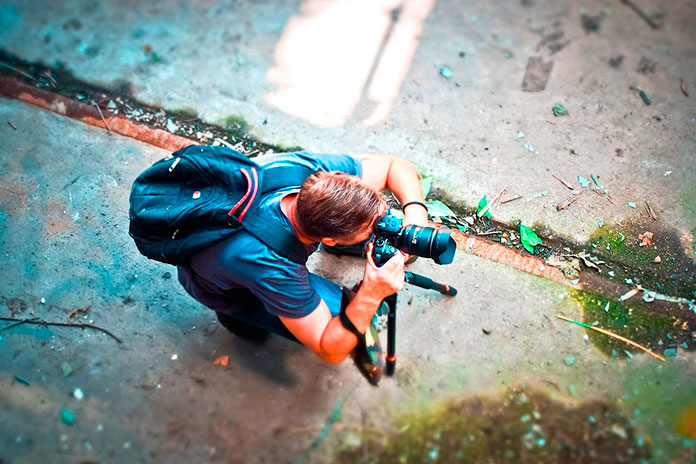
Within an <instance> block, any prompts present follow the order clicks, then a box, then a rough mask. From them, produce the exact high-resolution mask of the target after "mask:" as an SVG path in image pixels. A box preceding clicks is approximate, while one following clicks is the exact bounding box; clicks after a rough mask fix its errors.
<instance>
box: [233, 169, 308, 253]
mask: <svg viewBox="0 0 696 464" xmlns="http://www.w3.org/2000/svg"><path fill="white" fill-rule="evenodd" d="M313 172H314V171H313V170H312V169H310V168H308V167H305V166H278V167H268V168H264V169H263V170H262V171H261V173H260V177H261V178H262V181H261V185H262V192H263V193H268V192H272V191H274V190H278V189H280V188H284V187H299V186H300V185H302V182H304V180H305V179H306V178H307V177H308V176H309V175H310V174H312V173H313ZM260 196H261V195H259V197H260ZM241 224H242V226H243V227H244V228H245V229H246V230H247V231H248V232H249V233H250V234H252V235H253V236H254V237H256V238H258V239H259V240H261V241H262V242H263V243H265V244H266V245H268V246H269V247H270V248H272V249H273V250H275V251H276V252H277V253H279V254H280V255H282V256H284V257H286V258H288V259H289V260H291V261H293V262H295V263H298V264H305V263H306V262H307V252H306V251H305V245H304V244H303V243H302V242H300V240H299V239H298V238H297V237H296V236H295V235H294V234H292V233H290V232H289V231H288V230H287V229H285V228H284V227H283V226H281V225H280V224H278V223H277V222H276V221H274V220H273V219H271V218H270V217H268V216H267V215H266V214H264V213H263V211H262V210H261V209H256V211H255V212H254V214H251V215H248V216H246V217H244V218H243V221H242V222H241Z"/></svg>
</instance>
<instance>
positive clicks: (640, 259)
mask: <svg viewBox="0 0 696 464" xmlns="http://www.w3.org/2000/svg"><path fill="white" fill-rule="evenodd" d="M639 234H640V233H637V232H636V231H635V230H631V229H629V228H619V227H616V226H614V227H610V226H605V227H601V228H599V229H597V230H596V231H594V232H593V233H592V235H591V236H590V246H591V247H592V248H594V249H596V250H598V251H599V252H600V253H601V254H603V255H611V256H614V257H615V258H616V260H617V261H620V262H622V263H624V264H632V265H646V264H652V263H653V262H654V260H655V257H656V256H658V252H657V250H655V248H653V247H651V246H645V247H641V246H639V245H638V235H639Z"/></svg>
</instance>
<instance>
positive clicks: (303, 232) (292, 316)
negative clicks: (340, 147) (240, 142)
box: [178, 153, 428, 380]
mask: <svg viewBox="0 0 696 464" xmlns="http://www.w3.org/2000/svg"><path fill="white" fill-rule="evenodd" d="M255 161H256V162H258V163H259V164H261V165H264V166H268V165H274V166H280V167H282V166H288V165H293V164H300V165H304V166H307V167H309V168H311V170H312V171H315V172H314V174H312V175H310V176H309V177H308V178H307V180H305V182H304V183H303V184H302V186H301V188H298V187H297V186H293V187H289V188H286V189H281V190H279V191H275V192H271V193H269V194H267V195H265V196H264V197H263V198H262V199H261V204H260V208H266V209H267V211H269V212H271V214H272V216H273V219H274V220H276V221H277V222H278V223H279V224H281V225H282V226H283V227H285V228H286V229H287V230H289V231H290V232H292V233H293V234H294V235H295V236H296V237H297V238H298V240H299V242H301V243H302V245H304V246H305V251H306V252H307V254H308V255H309V254H311V253H312V252H314V251H315V250H316V248H317V246H318V244H320V243H322V244H324V245H326V246H335V245H354V244H359V243H361V242H364V241H365V240H367V239H368V238H370V236H371V235H372V231H373V228H374V225H375V224H376V222H377V220H378V219H379V218H380V217H382V216H383V215H384V214H385V213H386V211H387V205H386V202H385V200H384V197H383V196H382V194H381V193H380V191H381V190H384V189H389V190H391V192H392V193H393V194H394V195H395V196H396V198H397V199H398V200H399V201H400V202H401V204H403V205H406V206H405V207H404V215H405V218H404V224H417V225H422V226H426V225H427V219H428V214H427V210H426V208H425V204H424V199H423V194H422V190H421V186H420V181H419V178H418V174H417V173H416V171H415V169H414V168H413V166H412V165H411V164H410V163H409V162H407V161H406V160H403V159H401V158H398V157H396V156H390V155H361V156H355V157H353V156H348V155H312V154H307V153H286V154H277V155H271V156H263V157H259V158H257V159H256V160H255ZM368 247H369V249H368V253H367V262H366V264H365V274H364V278H363V282H362V285H361V286H360V288H359V289H358V290H357V293H355V294H352V292H347V291H344V290H343V289H342V288H341V287H340V286H339V285H337V284H334V283H332V282H329V281H328V280H326V279H323V278H322V277H319V276H317V275H315V274H312V273H310V272H309V271H308V270H307V268H306V267H305V266H304V265H301V264H298V263H295V262H293V261H291V260H289V259H287V258H285V257H283V256H281V255H279V254H278V253H277V252H276V251H275V250H273V249H270V248H269V247H268V246H267V245H265V244H264V243H263V242H261V241H260V240H258V239H257V238H256V237H254V236H253V235H251V234H249V233H248V232H246V231H243V230H242V231H239V232H238V233H236V234H234V235H233V236H231V237H229V238H227V239H224V240H222V241H220V242H218V243H216V244H214V245H213V246H211V247H209V248H208V249H206V250H204V251H203V252H201V253H198V254H197V255H195V256H194V257H193V258H192V259H191V261H190V263H189V265H186V266H179V268H178V270H179V281H180V282H181V284H182V285H183V286H184V288H185V289H186V290H187V292H188V293H189V294H190V295H191V296H193V297H194V298H195V299H197V300H198V301H200V302H201V303H203V304H205V305H206V306H208V307H209V308H211V309H213V310H215V311H216V312H217V314H218V318H219V319H220V322H221V323H222V324H223V325H224V326H225V327H227V328H228V329H230V330H231V331H232V332H234V333H236V334H238V335H240V336H242V337H244V338H257V339H258V338H262V337H263V336H264V335H266V334H267V333H268V332H272V333H275V334H277V335H281V336H283V337H286V338H289V339H291V340H296V341H299V342H300V343H302V344H304V345H305V346H307V347H308V348H309V349H310V350H312V351H313V352H314V353H315V354H316V355H317V356H319V357H320V358H321V359H323V360H324V361H326V362H328V363H340V362H341V361H343V360H344V359H345V357H346V356H347V355H348V354H349V353H351V352H354V353H355V351H354V350H355V349H356V345H357V346H358V349H362V350H364V349H365V347H364V341H365V340H364V338H363V337H364V334H365V333H366V331H368V329H369V326H370V324H371V321H372V318H373V316H374V314H375V312H376V311H377V309H378V307H379V305H380V303H381V302H382V300H383V299H384V298H385V297H387V296H389V295H391V294H393V293H395V292H398V291H399V290H401V288H402V286H403V284H404V260H405V258H406V257H405V256H404V255H403V254H401V252H399V253H397V254H396V255H395V256H394V257H392V258H391V259H390V260H389V261H388V262H387V263H385V264H384V265H383V266H382V267H377V266H376V265H375V263H374V261H373V260H372V257H371V244H368ZM349 294H350V297H348V298H346V295H349ZM342 307H343V311H344V314H343V316H341V315H340V312H341V308H342ZM361 339H362V340H361ZM361 341H362V342H363V344H362V345H363V346H361V344H360V343H359V342H361ZM362 354H363V355H364V354H365V353H362ZM357 355H358V356H360V355H361V353H357ZM359 367H360V366H359ZM363 373H365V372H363ZM367 375H368V376H370V375H371V376H373V377H375V376H377V377H378V376H381V371H380V370H374V371H372V373H371V374H367ZM373 380H378V378H377V379H373Z"/></svg>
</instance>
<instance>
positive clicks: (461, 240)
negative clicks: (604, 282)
mask: <svg viewBox="0 0 696 464" xmlns="http://www.w3.org/2000/svg"><path fill="white" fill-rule="evenodd" d="M452 238H454V240H455V241H456V242H457V246H458V247H459V248H460V249H462V250H463V251H465V252H466V253H470V254H472V255H475V256H479V257H481V258H487V259H490V260H493V261H495V262H497V263H500V264H503V265H505V266H509V267H513V268H515V269H517V270H519V271H523V272H527V273H529V274H533V275H535V276H538V277H542V278H544V279H549V280H553V281H554V282H558V283H560V284H563V285H566V286H568V287H572V288H576V289H578V290H582V285H581V284H580V283H578V284H577V285H575V286H573V285H572V284H571V283H570V281H569V280H568V279H566V277H565V276H564V275H563V272H561V270H560V269H558V268H556V267H553V266H550V265H548V264H546V263H545V262H544V260H543V259H541V258H539V257H537V256H532V255H530V256H525V255H523V254H521V253H520V252H519V251H517V250H516V249H513V248H510V247H507V246H505V245H501V244H499V243H495V242H491V241H489V240H486V239H483V238H481V237H477V236H475V235H469V234H465V233H463V232H461V231H458V230H453V231H452Z"/></svg>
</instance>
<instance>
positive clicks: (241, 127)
mask: <svg viewBox="0 0 696 464" xmlns="http://www.w3.org/2000/svg"><path fill="white" fill-rule="evenodd" d="M222 125H223V127H224V128H225V129H227V130H228V131H232V132H233V133H235V134H236V135H244V134H248V133H249V130H251V126H250V125H249V123H247V122H246V119H244V118H243V117H241V116H235V115H230V116H227V117H226V118H225V119H223V120H222Z"/></svg>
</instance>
